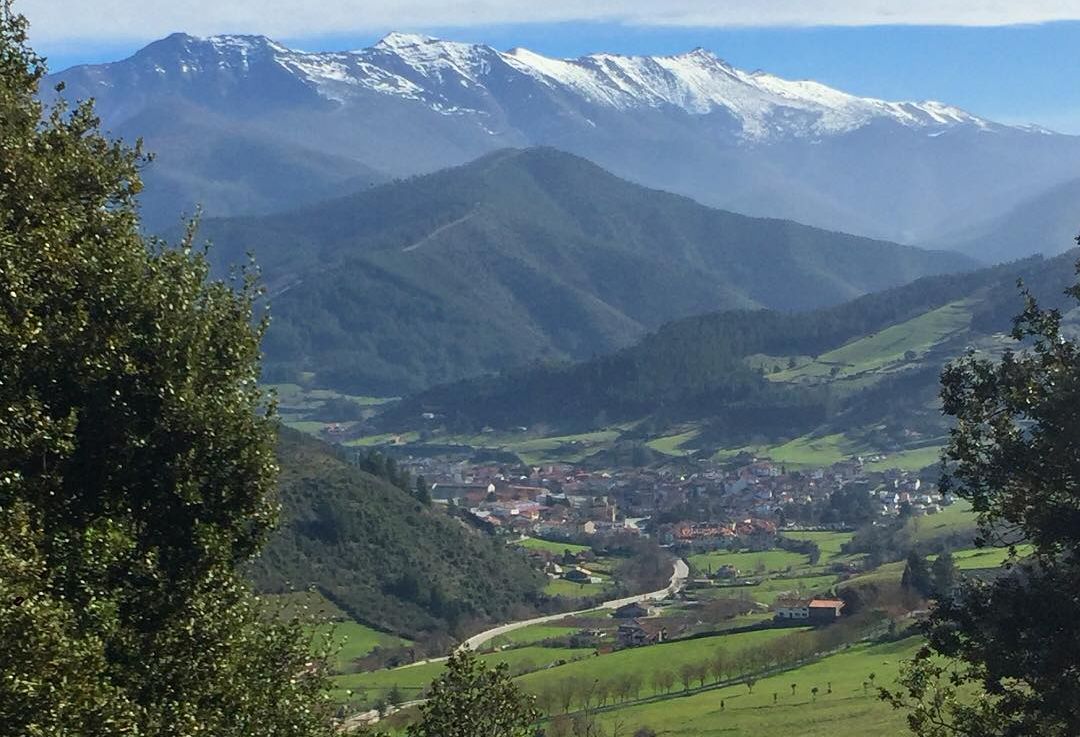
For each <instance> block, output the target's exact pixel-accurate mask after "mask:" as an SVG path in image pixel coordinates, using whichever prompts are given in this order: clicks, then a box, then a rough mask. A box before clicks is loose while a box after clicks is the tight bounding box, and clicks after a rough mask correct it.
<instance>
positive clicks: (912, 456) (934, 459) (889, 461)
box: [865, 445, 942, 471]
mask: <svg viewBox="0 0 1080 737" xmlns="http://www.w3.org/2000/svg"><path fill="white" fill-rule="evenodd" d="M941 448H942V446H940V445H928V446H926V447H923V448H912V449H910V450H902V451H899V452H897V453H889V454H888V455H887V456H886V457H885V460H883V461H874V462H873V463H867V464H866V465H865V468H866V470H867V471H885V470H887V469H890V468H899V469H900V470H901V471H920V470H922V469H924V468H926V467H927V466H934V465H936V464H937V463H938V461H940V460H941Z"/></svg>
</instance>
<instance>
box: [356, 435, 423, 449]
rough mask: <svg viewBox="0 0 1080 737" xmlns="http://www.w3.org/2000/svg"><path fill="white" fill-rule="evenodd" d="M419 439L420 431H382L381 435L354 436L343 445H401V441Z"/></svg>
mask: <svg viewBox="0 0 1080 737" xmlns="http://www.w3.org/2000/svg"><path fill="white" fill-rule="evenodd" d="M419 439H420V433H416V432H406V433H392V432H388V433H383V434H381V435H365V436H364V437H362V438H354V439H352V440H348V441H346V442H345V443H343V445H348V446H350V447H354V448H373V447H376V446H379V445H401V444H403V443H411V442H413V441H415V440H419Z"/></svg>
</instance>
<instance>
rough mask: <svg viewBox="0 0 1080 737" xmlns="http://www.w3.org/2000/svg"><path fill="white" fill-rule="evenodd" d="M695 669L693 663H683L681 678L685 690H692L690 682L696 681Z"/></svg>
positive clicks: (680, 672) (680, 670)
mask: <svg viewBox="0 0 1080 737" xmlns="http://www.w3.org/2000/svg"><path fill="white" fill-rule="evenodd" d="M695 670H696V669H695V668H694V664H693V663H683V664H682V666H681V667H680V668H679V679H680V680H681V681H682V685H683V690H684V691H689V690H690V684H691V683H693V682H694V672H695Z"/></svg>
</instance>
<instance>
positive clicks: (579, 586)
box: [544, 578, 611, 599]
mask: <svg viewBox="0 0 1080 737" xmlns="http://www.w3.org/2000/svg"><path fill="white" fill-rule="evenodd" d="M609 588H611V586H610V584H609V583H608V582H607V581H603V582H601V583H574V582H573V581H566V580H564V579H561V578H553V579H551V580H550V581H548V583H547V586H545V587H544V593H545V594H547V595H548V596H562V597H565V598H567V599H588V598H590V597H593V596H601V595H602V594H603V593H604V592H605V591H607V590H608V589H609Z"/></svg>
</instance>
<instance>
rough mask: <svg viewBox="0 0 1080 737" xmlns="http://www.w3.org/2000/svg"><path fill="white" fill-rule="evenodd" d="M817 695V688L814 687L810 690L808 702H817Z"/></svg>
mask: <svg viewBox="0 0 1080 737" xmlns="http://www.w3.org/2000/svg"><path fill="white" fill-rule="evenodd" d="M817 695H818V687H817V686H814V687H813V688H811V689H810V700H811V701H817Z"/></svg>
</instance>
